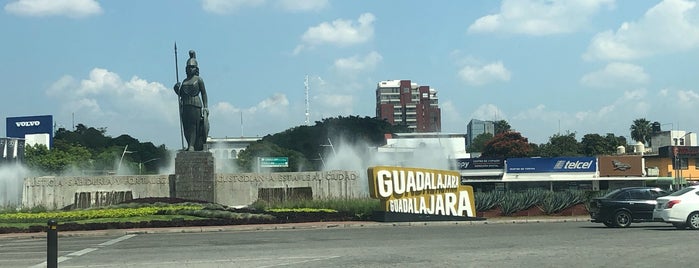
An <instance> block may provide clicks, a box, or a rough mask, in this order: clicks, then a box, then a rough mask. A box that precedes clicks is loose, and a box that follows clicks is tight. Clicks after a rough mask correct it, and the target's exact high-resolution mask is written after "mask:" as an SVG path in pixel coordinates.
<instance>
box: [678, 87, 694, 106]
mask: <svg viewBox="0 0 699 268" xmlns="http://www.w3.org/2000/svg"><path fill="white" fill-rule="evenodd" d="M677 101H678V103H679V104H680V105H684V106H693V105H694V104H696V103H697V102H699V94H698V93H697V92H696V91H694V90H680V91H678V92H677Z"/></svg>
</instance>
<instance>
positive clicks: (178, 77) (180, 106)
mask: <svg viewBox="0 0 699 268" xmlns="http://www.w3.org/2000/svg"><path fill="white" fill-rule="evenodd" d="M175 79H177V83H179V82H180V68H179V67H178V64H177V42H175ZM177 104H178V106H179V111H180V141H181V142H182V149H183V150H184V128H183V126H182V98H180V90H179V88H178V89H177Z"/></svg>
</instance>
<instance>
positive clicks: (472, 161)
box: [456, 158, 505, 170]
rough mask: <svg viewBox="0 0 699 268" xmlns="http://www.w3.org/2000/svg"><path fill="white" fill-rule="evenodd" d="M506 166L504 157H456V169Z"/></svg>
mask: <svg viewBox="0 0 699 268" xmlns="http://www.w3.org/2000/svg"><path fill="white" fill-rule="evenodd" d="M503 168H505V160H504V159H496V158H460V159H456V169H458V170H467V169H503Z"/></svg>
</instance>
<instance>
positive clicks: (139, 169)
mask: <svg viewBox="0 0 699 268" xmlns="http://www.w3.org/2000/svg"><path fill="white" fill-rule="evenodd" d="M158 159H160V158H153V159H148V160H146V161H145V162H140V163H138V175H141V169H142V167H143V164H145V163H148V162H151V161H155V160H158Z"/></svg>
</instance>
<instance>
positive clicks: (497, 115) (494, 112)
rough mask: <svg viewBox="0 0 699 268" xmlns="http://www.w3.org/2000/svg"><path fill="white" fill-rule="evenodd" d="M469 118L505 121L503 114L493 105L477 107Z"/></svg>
mask: <svg viewBox="0 0 699 268" xmlns="http://www.w3.org/2000/svg"><path fill="white" fill-rule="evenodd" d="M470 118H472V119H478V120H507V119H504V118H507V116H506V115H505V112H503V111H502V110H501V109H500V108H498V106H496V105H495V104H483V105H481V106H478V108H476V110H475V111H473V113H471V116H470Z"/></svg>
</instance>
